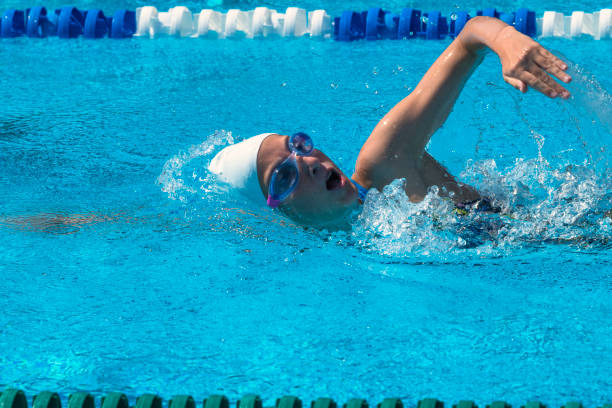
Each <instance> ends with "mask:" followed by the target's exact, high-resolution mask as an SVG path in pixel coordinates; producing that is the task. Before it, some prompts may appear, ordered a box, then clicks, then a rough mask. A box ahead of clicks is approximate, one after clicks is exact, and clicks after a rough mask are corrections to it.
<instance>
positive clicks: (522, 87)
mask: <svg viewBox="0 0 612 408" xmlns="http://www.w3.org/2000/svg"><path fill="white" fill-rule="evenodd" d="M504 80H505V81H506V82H507V83H509V84H510V85H512V86H513V87H514V88H516V89H517V90H518V91H519V92H522V93H525V92H527V85H526V84H525V83H524V82H523V81H521V80H520V79H518V78H512V77H509V76H506V75H504Z"/></svg>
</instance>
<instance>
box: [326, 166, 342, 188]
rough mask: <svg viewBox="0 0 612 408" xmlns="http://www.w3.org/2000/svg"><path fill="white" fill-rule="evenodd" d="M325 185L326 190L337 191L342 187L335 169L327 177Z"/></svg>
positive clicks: (340, 179)
mask: <svg viewBox="0 0 612 408" xmlns="http://www.w3.org/2000/svg"><path fill="white" fill-rule="evenodd" d="M325 185H326V187H327V189H328V190H337V189H339V188H340V187H342V177H341V176H340V173H338V171H336V170H335V169H331V170H330V171H329V174H328V175H327V182H326V183H325Z"/></svg>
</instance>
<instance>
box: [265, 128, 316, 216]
mask: <svg viewBox="0 0 612 408" xmlns="http://www.w3.org/2000/svg"><path fill="white" fill-rule="evenodd" d="M287 148H288V149H289V151H290V152H291V154H290V155H289V157H287V158H286V159H285V160H283V162H282V163H281V164H279V165H278V166H276V168H275V169H274V171H273V172H272V176H271V177H270V184H269V186H268V205H269V206H270V207H272V208H276V207H278V205H279V204H280V203H281V202H282V201H283V200H284V199H285V198H287V197H289V194H291V193H292V192H293V190H295V188H296V187H297V185H298V182H299V181H300V172H299V169H298V165H297V161H296V157H297V156H309V155H310V154H312V151H313V150H314V143H313V142H312V139H311V138H310V136H308V135H307V134H306V133H302V132H298V133H295V134H293V135H292V136H291V137H290V138H289V139H288V140H287Z"/></svg>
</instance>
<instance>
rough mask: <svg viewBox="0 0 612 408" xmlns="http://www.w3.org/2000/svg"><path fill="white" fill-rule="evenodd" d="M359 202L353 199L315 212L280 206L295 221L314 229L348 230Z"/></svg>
mask: <svg viewBox="0 0 612 408" xmlns="http://www.w3.org/2000/svg"><path fill="white" fill-rule="evenodd" d="M358 208H359V203H358V202H357V200H354V203H351V204H349V205H342V206H339V207H337V208H335V209H333V210H332V209H329V210H328V211H321V212H317V213H304V212H300V211H298V210H296V209H294V208H291V207H290V206H287V207H284V208H281V211H282V212H283V213H284V214H285V215H286V216H287V217H289V218H290V219H292V220H293V221H295V222H296V223H298V224H300V225H302V226H305V227H311V228H316V229H326V230H329V231H340V230H344V231H348V230H350V229H351V221H352V219H353V216H354V214H355V211H356V210H358Z"/></svg>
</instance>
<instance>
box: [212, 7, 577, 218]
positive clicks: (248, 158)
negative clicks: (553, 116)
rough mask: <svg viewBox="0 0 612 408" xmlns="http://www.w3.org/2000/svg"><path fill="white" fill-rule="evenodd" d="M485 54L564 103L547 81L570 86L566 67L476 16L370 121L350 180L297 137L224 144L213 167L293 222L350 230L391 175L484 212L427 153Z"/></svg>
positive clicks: (417, 197) (516, 83)
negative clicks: (417, 78)
mask: <svg viewBox="0 0 612 408" xmlns="http://www.w3.org/2000/svg"><path fill="white" fill-rule="evenodd" d="M486 49H490V50H492V51H493V52H495V53H496V54H497V55H498V57H499V59H500V61H501V65H502V74H503V78H504V80H505V81H506V82H507V83H508V84H510V85H511V86H513V87H514V88H516V89H517V90H519V91H520V92H526V91H527V89H528V88H529V87H531V88H533V89H536V90H538V91H540V92H542V93H543V94H544V95H546V96H548V97H550V98H557V97H560V98H563V99H567V98H569V96H570V94H569V92H568V91H567V90H566V89H565V88H564V87H563V86H562V85H561V84H560V83H558V82H557V81H555V80H554V79H553V76H554V77H556V78H557V79H558V80H559V81H561V82H564V83H568V82H570V81H571V77H570V76H569V75H568V74H567V73H566V72H565V70H567V65H566V64H565V63H564V62H563V61H561V60H560V59H559V58H557V57H555V56H554V55H553V54H551V53H550V52H549V51H547V50H546V49H545V48H543V47H542V46H541V45H540V44H538V43H537V42H535V41H534V40H533V39H531V38H530V37H528V36H525V35H523V34H521V33H519V32H518V31H517V30H515V29H514V28H513V27H512V26H509V25H507V24H506V23H504V22H502V21H501V20H498V19H495V18H490V17H475V18H473V19H471V20H469V21H468V23H467V24H466V25H465V27H464V29H463V30H462V31H461V33H460V34H459V35H458V36H457V37H456V38H455V40H454V41H453V42H452V43H451V44H450V45H449V46H448V48H446V50H445V51H444V52H443V53H442V55H440V57H438V59H437V60H436V61H435V62H434V63H433V65H432V66H431V67H430V68H429V70H428V71H427V72H426V73H425V76H423V78H422V79H421V81H420V82H419V84H418V85H417V86H416V88H415V89H414V91H412V93H410V95H408V96H407V97H405V98H404V99H403V100H402V101H400V102H399V103H398V104H397V105H395V107H393V109H391V110H390V111H389V112H388V113H387V114H386V115H385V116H384V117H383V118H382V119H381V120H380V122H379V123H378V124H377V125H376V127H375V128H374V130H373V131H372V133H371V134H370V136H369V137H368V139H367V140H366V142H365V143H364V144H363V146H362V147H361V151H360V152H359V156H358V157H357V162H356V165H355V171H354V173H353V175H352V176H351V177H350V178H349V177H347V176H346V175H345V174H344V173H343V172H342V171H341V170H340V169H339V168H338V166H336V165H335V164H334V162H333V161H332V160H331V159H330V158H329V157H327V156H326V155H325V154H324V153H323V152H322V151H320V150H318V149H316V148H315V146H314V143H315V142H314V141H313V140H312V139H311V138H310V137H309V136H308V135H306V134H304V133H300V132H298V133H296V134H294V135H292V136H287V135H280V134H275V133H265V134H261V135H258V136H254V137H251V138H249V139H246V140H244V141H242V142H240V143H237V144H234V145H231V146H228V147H226V148H225V149H223V150H222V151H221V152H219V153H218V154H217V155H216V156H215V157H214V158H213V160H212V161H211V163H210V166H209V169H210V171H211V172H213V173H215V174H216V175H217V176H218V177H219V178H220V179H221V180H223V181H225V182H227V183H229V184H230V185H232V186H234V187H236V188H238V189H239V190H240V191H242V192H244V193H245V194H247V195H249V196H250V197H253V198H254V199H256V200H260V201H262V202H266V203H267V205H268V206H269V207H271V208H278V210H280V211H281V212H282V213H284V214H285V215H287V216H288V217H289V218H291V219H293V220H294V221H296V222H298V223H299V224H302V225H307V226H313V227H317V228H329V229H338V228H346V227H347V226H348V225H349V220H350V216H351V214H354V212H355V210H358V208H359V206H360V204H362V203H363V200H364V199H365V195H366V193H367V191H368V190H369V189H372V188H375V189H377V190H382V188H383V187H384V186H386V185H388V184H389V183H391V182H392V181H393V180H396V179H405V187H404V188H405V191H406V194H407V195H408V197H409V199H410V200H411V201H413V202H419V201H421V200H423V198H424V197H425V195H426V194H427V192H428V190H429V189H430V188H431V187H433V186H438V187H439V191H440V194H442V195H447V196H449V197H450V198H451V199H452V200H453V201H454V203H455V205H456V206H457V207H458V208H462V209H466V208H467V209H469V208H475V207H485V208H490V206H489V205H488V204H487V203H486V200H483V198H482V197H481V196H480V195H479V194H478V192H477V191H476V190H475V189H474V188H472V187H470V186H468V185H465V184H463V183H460V182H458V181H457V180H456V179H455V178H454V177H453V176H452V175H451V174H450V173H449V172H448V171H447V170H446V169H445V168H444V166H442V165H441V164H440V163H439V162H438V161H436V159H434V158H433V157H432V156H431V155H430V154H429V153H427V151H426V150H425V147H426V146H427V143H428V142H429V139H430V138H431V136H432V135H433V133H434V132H435V131H436V130H437V129H438V128H440V127H441V126H442V124H443V123H444V121H445V120H446V118H447V117H448V115H449V114H450V112H451V111H452V108H453V105H454V104H455V101H456V100H457V97H458V96H459V93H460V92H461V90H462V89H463V86H464V84H465V82H466V81H467V80H468V79H469V77H470V76H471V75H472V73H473V72H474V70H475V68H476V67H477V66H478V65H479V64H480V62H481V61H482V59H483V54H484V51H485V50H486ZM483 202H484V204H482V203H483Z"/></svg>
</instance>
